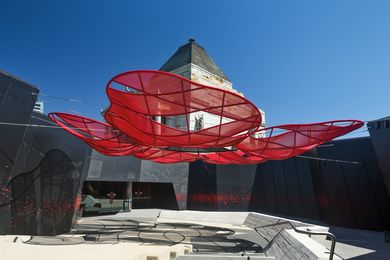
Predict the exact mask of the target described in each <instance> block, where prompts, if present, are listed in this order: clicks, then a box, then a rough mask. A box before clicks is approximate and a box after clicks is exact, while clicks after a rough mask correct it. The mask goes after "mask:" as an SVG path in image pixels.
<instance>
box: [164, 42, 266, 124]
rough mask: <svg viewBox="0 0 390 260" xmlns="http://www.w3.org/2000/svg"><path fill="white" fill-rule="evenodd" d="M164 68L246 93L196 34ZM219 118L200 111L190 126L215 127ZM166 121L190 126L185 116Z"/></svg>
mask: <svg viewBox="0 0 390 260" xmlns="http://www.w3.org/2000/svg"><path fill="white" fill-rule="evenodd" d="M160 70H161V71H167V72H170V73H174V74H177V75H180V76H182V77H184V78H187V79H190V80H192V81H195V82H198V83H201V84H204V85H208V86H214V87H218V88H222V89H226V90H229V91H231V92H235V93H237V94H239V95H241V96H244V95H243V93H241V92H239V91H237V90H235V89H234V88H233V83H232V82H231V81H229V79H228V77H227V76H226V75H225V73H224V72H223V71H222V69H221V68H220V67H218V65H217V64H216V63H215V62H214V60H213V59H212V58H210V56H209V55H208V54H207V52H206V50H205V49H204V48H203V47H202V46H200V45H199V44H197V43H196V42H195V40H194V39H192V38H191V39H189V40H188V43H187V44H185V45H183V46H181V47H179V48H178V49H177V51H176V52H175V53H174V54H173V55H172V56H171V57H170V58H169V59H168V61H167V62H165V64H164V65H163V66H162V67H161V68H160ZM260 112H261V114H262V118H263V123H262V127H265V113H264V111H262V110H261V109H260ZM219 121H220V119H219V117H218V116H215V115H211V114H209V113H206V112H196V113H193V114H191V115H190V118H189V122H190V130H199V129H201V128H204V127H211V126H213V125H216V124H218V123H219ZM162 122H163V123H164V124H167V125H170V126H173V127H176V128H182V129H184V128H186V120H185V116H174V117H166V118H163V119H162ZM222 122H223V123H225V122H229V119H227V118H226V119H225V118H223V119H222Z"/></svg>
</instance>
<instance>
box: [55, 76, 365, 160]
mask: <svg viewBox="0 0 390 260" xmlns="http://www.w3.org/2000/svg"><path fill="white" fill-rule="evenodd" d="M106 91H107V95H108V97H109V100H110V107H109V108H108V110H107V111H106V113H105V119H106V121H107V123H103V122H99V121H96V120H93V119H89V118H86V117H82V116H77V115H70V114H65V113H51V114H49V117H50V118H51V119H52V120H53V121H54V122H56V123H57V124H58V125H60V126H61V127H62V128H64V129H65V130H66V131H68V132H69V133H71V134H73V135H75V136H77V137H78V138H80V139H81V140H83V141H84V142H86V143H87V144H88V145H90V146H91V147H92V148H94V149H95V150H97V151H98V152H100V153H102V154H105V155H109V156H123V155H132V156H135V157H138V158H140V159H144V160H152V161H155V162H159V163H177V162H192V161H195V160H197V159H201V160H204V161H205V162H208V163H213V164H253V163H261V162H265V161H267V160H283V159H287V158H290V157H293V156H296V155H298V154H301V153H304V152H306V151H308V150H310V149H312V148H314V147H316V146H318V145H320V144H322V143H324V142H327V141H330V140H332V139H334V138H336V137H338V136H341V135H344V134H346V133H348V132H351V131H353V130H355V129H357V128H359V127H361V126H362V125H363V124H364V123H363V122H361V121H359V120H337V121H329V122H322V123H315V124H294V125H280V126H274V127H269V128H264V129H261V128H260V125H261V122H262V118H261V113H260V111H259V110H258V109H257V107H256V106H255V105H254V104H253V103H251V102H250V101H248V100H247V99H245V98H244V97H242V96H240V95H238V94H236V93H233V92H230V91H227V90H224V89H220V88H216V87H210V86H205V85H202V84H199V83H195V82H192V81H190V80H188V79H185V78H183V77H180V76H178V75H175V74H171V73H167V72H161V71H130V72H126V73H123V74H120V75H118V76H116V77H114V78H113V79H111V80H110V81H109V82H108V84H107V88H106ZM197 112H204V113H207V114H208V115H211V116H213V117H214V118H216V122H218V123H216V124H214V125H211V126H209V127H206V128H202V129H194V128H193V126H191V122H190V118H191V115H195V114H196V113H197ZM170 118H171V119H175V120H178V122H179V123H178V125H177V126H176V127H175V126H172V125H167V124H166V123H165V122H163V121H164V120H167V119H170Z"/></svg>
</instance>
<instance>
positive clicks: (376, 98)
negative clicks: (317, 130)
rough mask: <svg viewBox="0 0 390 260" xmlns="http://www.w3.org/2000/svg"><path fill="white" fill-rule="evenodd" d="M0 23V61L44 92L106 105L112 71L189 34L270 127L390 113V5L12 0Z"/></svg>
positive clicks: (131, 66) (161, 57) (139, 63)
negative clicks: (259, 109)
mask: <svg viewBox="0 0 390 260" xmlns="http://www.w3.org/2000/svg"><path fill="white" fill-rule="evenodd" d="M0 24H1V26H0V35H1V36H0V69H2V70H5V71H7V72H10V73H11V74H14V75H16V76H18V77H20V78H22V79H24V80H26V81H28V82H31V83H33V84H35V85H37V86H38V87H39V89H40V90H41V92H42V93H44V94H48V95H53V96H61V97H69V98H78V99H82V100H85V101H89V102H94V103H99V104H102V105H101V107H104V106H105V105H106V104H107V103H108V101H107V99H106V96H105V84H106V82H107V81H108V80H109V79H110V78H111V77H113V76H114V75H116V74H118V73H121V72H123V71H127V70H136V69H158V68H159V67H160V66H161V65H162V64H163V63H164V62H165V61H166V60H167V59H168V58H169V57H170V56H171V55H172V54H173V53H174V52H175V51H176V49H177V48H178V47H179V46H180V45H182V44H185V43H186V42H187V40H188V38H189V37H194V38H195V39H196V41H197V42H198V43H199V44H200V45H202V46H204V47H205V48H206V51H207V52H208V53H209V55H210V56H211V57H212V58H213V59H214V60H215V61H216V63H217V64H218V65H219V66H220V67H221V68H222V69H223V70H224V71H225V73H226V75H227V76H228V77H229V78H230V80H231V81H232V82H233V84H234V86H235V88H236V89H238V90H240V91H242V92H243V93H244V94H245V96H246V97H248V98H249V99H251V100H252V101H253V102H254V103H255V104H256V105H257V106H258V107H260V108H262V109H264V110H265V111H266V113H267V123H268V125H276V124H284V123H305V122H319V121H323V120H331V119H349V118H356V119H362V120H370V119H376V118H379V117H384V116H387V115H390V1H373V0H365V1H363V0H351V1H341V0H334V1H331V0H327V1H313V0H308V1H275V0H272V1H271V0H270V1H261V0H255V1H227V0H223V1H214V0H213V1H210V0H208V1H206V0H192V1H185V0H180V1H95V0H94V1H92V0H91V1H80V0H75V1H70V0H67V1H42V0H40V1H31V0H26V1H17V0H12V1H2V3H1V9H0ZM43 99H44V100H45V101H49V102H52V103H49V104H46V112H49V111H64V112H70V111H71V110H74V111H77V112H80V113H82V114H84V115H86V116H89V117H94V118H99V117H100V116H99V107H98V106H89V105H84V104H78V103H75V102H62V101H58V100H55V99H51V98H43Z"/></svg>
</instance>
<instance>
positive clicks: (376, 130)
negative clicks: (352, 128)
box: [367, 117, 390, 195]
mask: <svg viewBox="0 0 390 260" xmlns="http://www.w3.org/2000/svg"><path fill="white" fill-rule="evenodd" d="M367 127H368V130H369V132H370V136H371V141H372V144H373V146H374V150H375V154H376V156H377V158H378V163H379V166H380V168H381V171H382V175H383V177H384V180H385V183H386V188H387V192H388V194H389V195H390V159H389V158H390V117H387V118H383V119H378V120H375V121H371V122H368V123H367Z"/></svg>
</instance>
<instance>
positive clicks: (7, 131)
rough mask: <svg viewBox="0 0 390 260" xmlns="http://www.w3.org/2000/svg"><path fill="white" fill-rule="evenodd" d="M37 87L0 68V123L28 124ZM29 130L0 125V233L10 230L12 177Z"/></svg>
mask: <svg viewBox="0 0 390 260" xmlns="http://www.w3.org/2000/svg"><path fill="white" fill-rule="evenodd" d="M37 93H38V89H37V88H35V87H33V86H31V85H30V84H28V83H25V82H22V81H21V80H19V79H17V78H15V77H13V76H11V75H9V74H7V73H5V72H1V71H0V122H6V123H13V124H28V122H29V120H30V115H31V112H32V109H33V107H34V104H35V100H36V97H37V96H36V95H34V94H37ZM25 132H26V127H25V126H11V125H0V137H1V138H0V234H5V233H7V232H8V231H9V229H10V221H11V204H10V203H9V202H10V200H11V197H12V189H11V185H10V180H11V179H12V177H13V176H15V175H16V174H17V173H16V172H15V169H14V168H15V165H16V160H17V157H18V153H19V151H20V147H21V144H22V141H23V138H24V135H25Z"/></svg>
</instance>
